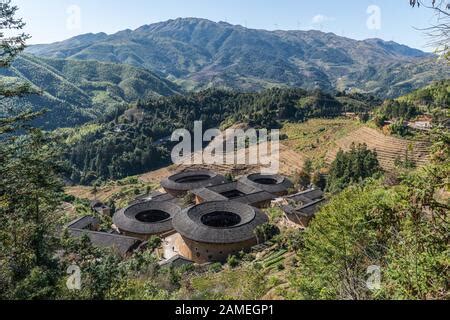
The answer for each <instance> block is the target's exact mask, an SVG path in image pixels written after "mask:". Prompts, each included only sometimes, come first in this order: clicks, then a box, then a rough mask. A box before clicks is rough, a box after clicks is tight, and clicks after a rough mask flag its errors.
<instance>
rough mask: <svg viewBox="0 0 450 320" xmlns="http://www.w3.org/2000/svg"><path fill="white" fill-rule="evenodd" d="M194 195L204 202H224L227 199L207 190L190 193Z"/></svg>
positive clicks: (202, 189) (196, 190)
mask: <svg viewBox="0 0 450 320" xmlns="http://www.w3.org/2000/svg"><path fill="white" fill-rule="evenodd" d="M191 192H192V193H193V194H194V195H196V196H198V197H200V198H202V199H203V200H205V201H226V200H228V198H226V197H224V196H222V195H221V194H218V193H216V192H214V191H212V190H211V189H209V188H201V189H195V190H192V191H191Z"/></svg>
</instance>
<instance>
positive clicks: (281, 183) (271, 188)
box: [239, 173, 293, 193]
mask: <svg viewBox="0 0 450 320" xmlns="http://www.w3.org/2000/svg"><path fill="white" fill-rule="evenodd" d="M258 180H273V182H274V183H273V184H264V183H259V182H258ZM239 182H241V183H244V184H247V185H250V186H253V187H255V188H259V189H261V190H263V191H267V192H270V193H282V192H287V191H288V190H289V189H290V188H292V187H293V184H292V182H291V181H289V179H287V178H285V177H283V176H280V175H262V174H257V173H254V174H249V175H246V176H243V177H242V178H241V179H239Z"/></svg>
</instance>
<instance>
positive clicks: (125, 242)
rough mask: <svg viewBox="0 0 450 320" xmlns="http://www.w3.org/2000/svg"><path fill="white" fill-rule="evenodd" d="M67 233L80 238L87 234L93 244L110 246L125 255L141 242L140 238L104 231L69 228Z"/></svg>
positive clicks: (101, 246)
mask: <svg viewBox="0 0 450 320" xmlns="http://www.w3.org/2000/svg"><path fill="white" fill-rule="evenodd" d="M69 233H70V234H71V235H72V236H73V237H77V238H81V237H83V236H84V235H86V236H88V238H89V240H90V241H91V243H92V245H93V246H95V247H100V248H112V249H114V250H115V251H116V252H117V253H119V254H120V255H122V256H125V255H126V254H127V253H129V252H131V251H133V250H135V249H136V248H137V247H138V246H139V244H141V242H142V241H141V240H139V239H136V238H132V237H125V236H121V235H116V234H110V233H106V232H95V231H89V230H80V229H69Z"/></svg>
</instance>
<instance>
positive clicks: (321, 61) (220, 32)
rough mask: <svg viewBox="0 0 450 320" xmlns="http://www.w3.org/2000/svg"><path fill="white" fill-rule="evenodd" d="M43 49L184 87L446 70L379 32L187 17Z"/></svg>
mask: <svg viewBox="0 0 450 320" xmlns="http://www.w3.org/2000/svg"><path fill="white" fill-rule="evenodd" d="M28 52H29V53H31V54H34V55H38V56H44V57H52V58H63V59H67V58H70V59H78V60H98V61H105V62H114V63H126V64H130V65H133V66H137V67H142V68H146V69H148V70H153V71H156V72H158V74H161V75H163V76H164V77H166V78H167V79H170V80H173V81H175V82H177V83H178V84H181V85H182V86H183V87H185V88H187V89H204V88H210V87H225V88H234V89H244V90H256V89H262V88H268V87H273V86H286V85H287V86H297V87H303V88H306V89H314V88H318V87H319V88H321V89H324V90H334V89H335V88H338V89H340V90H344V89H348V88H352V89H358V90H362V91H365V92H370V93H374V94H378V95H380V96H383V97H392V96H398V95H400V94H402V93H406V92H408V91H410V90H412V89H415V88H418V87H420V86H423V85H425V84H427V83H428V82H429V81H430V80H431V79H442V78H447V77H449V72H450V71H449V68H448V67H447V66H446V65H445V64H442V63H441V64H439V63H437V62H436V61H435V60H436V59H435V57H434V56H433V55H430V54H427V53H424V52H421V51H420V50H416V49H412V48H408V47H406V46H403V45H400V44H397V43H395V42H385V41H382V40H379V39H369V40H365V41H356V40H352V39H348V38H344V37H340V36H337V35H335V34H332V33H323V32H319V31H265V30H255V29H247V28H244V27H242V26H239V25H231V24H228V23H224V22H219V23H215V22H212V21H209V20H205V19H196V18H185V19H182V18H180V19H176V20H169V21H165V22H160V23H155V24H151V25H145V26H142V27H140V28H138V29H136V30H124V31H121V32H118V33H116V34H112V35H107V34H105V33H99V34H86V35H81V36H77V37H75V38H72V39H68V40H65V41H62V42H58V43H54V44H48V45H36V46H31V47H30V48H28Z"/></svg>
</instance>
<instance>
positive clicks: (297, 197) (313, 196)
mask: <svg viewBox="0 0 450 320" xmlns="http://www.w3.org/2000/svg"><path fill="white" fill-rule="evenodd" d="M323 196H324V193H323V191H322V190H320V189H311V190H307V191H303V192H299V193H297V194H294V195H291V196H288V197H286V199H288V200H293V201H298V202H303V203H310V202H313V201H315V200H319V199H322V198H323Z"/></svg>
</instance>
